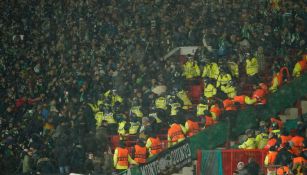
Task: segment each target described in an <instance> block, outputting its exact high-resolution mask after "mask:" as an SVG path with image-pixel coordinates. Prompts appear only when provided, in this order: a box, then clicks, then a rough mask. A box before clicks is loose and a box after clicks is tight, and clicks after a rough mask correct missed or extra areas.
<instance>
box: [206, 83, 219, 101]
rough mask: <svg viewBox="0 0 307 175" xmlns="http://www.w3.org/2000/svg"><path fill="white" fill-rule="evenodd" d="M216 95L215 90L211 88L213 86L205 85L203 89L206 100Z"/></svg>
mask: <svg viewBox="0 0 307 175" xmlns="http://www.w3.org/2000/svg"><path fill="white" fill-rule="evenodd" d="M215 95H216V88H215V87H214V86H213V84H211V83H209V84H207V85H205V88H204V96H205V97H206V98H212V97H214V96H215Z"/></svg>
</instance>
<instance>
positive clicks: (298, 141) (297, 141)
mask: <svg viewBox="0 0 307 175" xmlns="http://www.w3.org/2000/svg"><path fill="white" fill-rule="evenodd" d="M291 142H292V143H293V146H292V148H291V150H292V152H293V154H295V155H297V156H298V155H299V154H300V152H301V150H302V148H303V143H304V137H301V136H294V137H292V139H291Z"/></svg>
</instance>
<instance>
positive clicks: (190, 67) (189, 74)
mask: <svg viewBox="0 0 307 175" xmlns="http://www.w3.org/2000/svg"><path fill="white" fill-rule="evenodd" d="M187 58H188V60H187V62H185V63H184V65H183V76H184V77H185V78H186V79H192V78H196V77H199V76H200V70H199V67H198V65H197V62H196V61H195V60H194V59H193V58H192V56H191V55H188V57H187Z"/></svg>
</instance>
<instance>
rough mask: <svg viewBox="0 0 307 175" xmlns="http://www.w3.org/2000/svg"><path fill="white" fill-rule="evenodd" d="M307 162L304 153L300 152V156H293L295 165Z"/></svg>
mask: <svg viewBox="0 0 307 175" xmlns="http://www.w3.org/2000/svg"><path fill="white" fill-rule="evenodd" d="M305 163H307V160H306V159H305V158H304V153H303V154H300V156H298V157H294V158H293V166H294V165H296V164H299V165H304V164H305Z"/></svg>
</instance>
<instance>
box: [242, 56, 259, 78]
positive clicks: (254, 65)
mask: <svg viewBox="0 0 307 175" xmlns="http://www.w3.org/2000/svg"><path fill="white" fill-rule="evenodd" d="M245 62H246V66H245V69H246V74H247V75H248V76H253V75H255V74H257V73H258V69H259V68H258V67H259V65H258V61H257V59H256V58H255V57H253V58H251V59H246V61H245Z"/></svg>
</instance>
